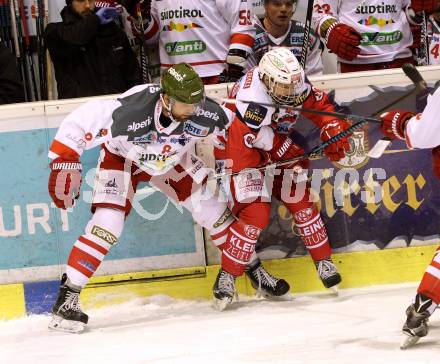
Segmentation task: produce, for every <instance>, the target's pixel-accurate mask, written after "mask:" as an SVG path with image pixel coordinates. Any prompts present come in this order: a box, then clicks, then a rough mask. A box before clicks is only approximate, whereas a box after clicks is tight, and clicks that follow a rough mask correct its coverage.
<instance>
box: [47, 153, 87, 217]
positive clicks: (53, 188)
mask: <svg viewBox="0 0 440 364" xmlns="http://www.w3.org/2000/svg"><path fill="white" fill-rule="evenodd" d="M49 167H50V169H51V172H50V176H49V183H48V188H49V195H50V197H51V198H52V200H53V202H54V203H55V205H56V206H57V207H58V208H61V209H67V208H69V207H72V206H73V205H74V198H75V199H78V198H79V195H80V188H81V170H82V166H81V162H80V161H79V160H78V159H73V160H66V159H63V158H61V157H58V158H56V159H54V160H53V161H52V162H51V163H50V164H49Z"/></svg>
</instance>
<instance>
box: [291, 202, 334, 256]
mask: <svg viewBox="0 0 440 364" xmlns="http://www.w3.org/2000/svg"><path fill="white" fill-rule="evenodd" d="M296 207H297V206H296ZM293 219H294V221H295V224H296V227H297V228H298V232H299V234H300V236H301V238H302V240H303V242H304V244H305V246H306V248H307V250H308V251H309V253H310V256H311V257H312V259H313V260H314V261H315V262H317V261H319V260H322V259H325V258H329V257H330V256H331V254H332V249H331V247H330V244H329V241H328V236H327V229H326V228H325V225H324V222H323V221H322V219H321V215H320V213H319V211H318V210H317V209H316V207H315V206H314V205H312V204H311V205H310V207H307V208H303V209H301V210H299V211H298V210H296V212H294V213H293Z"/></svg>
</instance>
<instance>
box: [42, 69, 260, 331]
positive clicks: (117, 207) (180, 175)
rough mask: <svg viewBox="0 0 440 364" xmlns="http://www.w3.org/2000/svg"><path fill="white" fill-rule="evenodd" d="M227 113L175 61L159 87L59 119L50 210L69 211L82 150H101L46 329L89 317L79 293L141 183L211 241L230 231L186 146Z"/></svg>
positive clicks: (79, 323)
mask: <svg viewBox="0 0 440 364" xmlns="http://www.w3.org/2000/svg"><path fill="white" fill-rule="evenodd" d="M233 117H234V115H233V113H232V112H231V111H230V110H229V109H227V108H225V107H222V106H220V105H218V104H217V103H215V102H214V101H212V100H210V99H208V98H206V99H205V97H204V87H203V83H202V80H201V79H200V77H199V76H198V75H197V73H195V71H194V70H193V69H192V68H191V66H189V65H187V64H185V63H181V64H177V65H176V66H174V67H171V68H169V69H168V70H167V71H166V72H165V73H164V74H163V75H162V77H161V85H160V86H159V85H151V84H149V85H140V86H136V87H134V88H132V89H130V90H128V91H127V92H126V93H124V94H123V95H122V96H121V97H119V98H117V99H111V100H93V101H90V102H87V103H85V104H84V105H82V106H80V107H79V108H78V109H76V110H75V111H73V112H72V113H71V114H69V115H68V116H67V117H66V118H65V119H64V120H63V122H62V124H61V126H60V128H59V129H58V131H57V134H56V136H55V139H54V140H53V142H52V145H51V147H50V152H49V157H50V158H51V159H52V162H51V163H50V169H51V173H50V177H49V184H48V189H49V194H50V196H51V198H52V199H53V201H54V203H55V205H56V206H57V207H59V208H63V209H66V208H69V207H71V206H73V203H74V198H78V197H79V192H80V186H81V169H82V166H81V162H80V156H81V154H82V153H83V151H84V150H86V149H90V148H93V147H95V146H99V145H101V146H102V147H101V156H100V159H99V163H98V167H97V172H96V180H95V185H94V190H93V201H92V212H93V216H92V218H91V219H90V221H89V223H88V224H87V226H86V228H85V232H84V234H83V235H81V236H80V237H79V238H78V239H77V240H76V241H75V243H74V245H73V248H72V250H71V252H70V255H69V258H68V262H67V268H66V273H65V274H64V275H63V277H62V281H61V287H60V291H59V295H58V298H57V301H56V303H55V304H54V306H53V308H52V312H53V319H52V321H51V323H50V324H49V327H50V328H52V329H57V330H65V331H71V332H79V331H81V330H83V329H84V326H85V325H86V324H87V322H88V316H87V315H86V314H85V313H84V312H82V311H81V308H80V305H79V293H80V291H81V289H82V288H83V287H84V286H85V285H86V284H87V282H88V280H89V279H90V277H92V276H93V274H94V273H95V271H96V269H98V267H99V265H100V264H101V262H102V260H103V259H104V258H105V256H106V254H107V253H108V252H109V250H110V249H111V247H112V246H113V245H115V244H116V243H117V241H118V239H119V237H120V235H121V233H122V230H123V227H124V222H125V219H126V217H127V216H128V214H129V213H130V210H131V207H132V206H131V201H132V198H133V195H134V194H135V192H136V188H137V185H138V184H139V183H140V182H149V183H150V184H151V185H152V186H155V187H156V188H158V189H159V190H161V191H162V192H163V193H164V194H166V195H167V196H168V197H169V198H171V199H172V200H173V201H175V202H176V203H179V204H180V205H182V206H183V207H184V208H186V209H187V210H188V211H189V212H190V213H191V214H192V217H193V219H194V220H195V221H196V222H197V223H198V224H200V225H201V226H203V227H204V228H206V229H207V230H208V232H209V233H210V234H211V236H212V237H213V240H214V242H216V241H217V239H220V241H222V242H224V241H227V236H228V235H227V233H228V232H229V229H230V228H234V226H235V225H240V223H239V222H238V221H236V220H235V219H234V218H233V216H232V214H231V211H230V210H229V209H228V208H227V205H226V203H225V202H224V201H222V200H220V199H219V198H218V196H216V195H214V194H212V193H211V192H210V191H209V189H208V188H207V184H206V182H207V175H208V173H209V169H208V168H205V166H204V164H203V162H202V161H201V160H200V159H199V158H197V157H196V156H195V155H193V154H192V153H191V150H192V148H193V147H194V144H195V143H196V142H197V141H198V140H200V139H202V138H204V137H206V136H208V135H211V134H214V133H218V132H219V131H220V130H223V129H225V128H226V127H228V125H229V124H230V123H231V122H232V120H233ZM217 236H219V238H217ZM223 236H225V238H224V239H225V240H222V239H223V238H222V237H223ZM261 269H262V270H264V268H261Z"/></svg>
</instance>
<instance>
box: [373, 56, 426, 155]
mask: <svg viewBox="0 0 440 364" xmlns="http://www.w3.org/2000/svg"><path fill="white" fill-rule="evenodd" d="M402 70H403V72H404V73H405V75H406V76H407V77H408V78H409V79H410V80H411V81H412V83H413V84H414V85H415V88H414V89H413V90H411V91H410V92H408V93H406V94H404V95H403V96H402V97H400V98H399V99H397V100H396V101H394V102H393V103H392V104H388V105H386V106H385V107H383V108H382V109H380V110H379V111H377V112H376V114H375V115H380V114H381V113H382V112H384V111H386V110H387V109H389V108H390V107H391V106H392V105H393V104H396V103H398V102H400V101H402V100H404V99H406V98H408V97H411V96H414V95H418V94H419V93H421V92H423V91H425V90H426V86H427V85H426V82H425V80H424V79H423V77H422V75H421V74H420V72H419V71H418V70H417V68H416V67H415V66H414V65H412V64H410V63H405V64H404V65H403V66H402ZM390 144H391V139H389V138H387V137H385V138H382V139H380V140H379V141H377V142H376V144H375V145H374V146H373V148H371V149H370V150H369V152H368V153H367V156H368V157H370V158H375V159H377V158H380V157H381V156H382V155H383V153H384V152H385V150H386V149H387V148H388V147H389V146H390Z"/></svg>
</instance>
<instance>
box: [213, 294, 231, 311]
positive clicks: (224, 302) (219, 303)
mask: <svg viewBox="0 0 440 364" xmlns="http://www.w3.org/2000/svg"><path fill="white" fill-rule="evenodd" d="M231 303H232V300H231V299H230V298H222V299H219V298H215V297H214V302H213V306H214V308H215V309H216V310H217V311H220V312H221V311H224V310H225V309H226V307H228V305H230V304H231Z"/></svg>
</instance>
